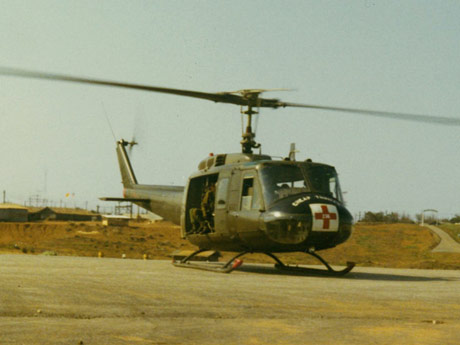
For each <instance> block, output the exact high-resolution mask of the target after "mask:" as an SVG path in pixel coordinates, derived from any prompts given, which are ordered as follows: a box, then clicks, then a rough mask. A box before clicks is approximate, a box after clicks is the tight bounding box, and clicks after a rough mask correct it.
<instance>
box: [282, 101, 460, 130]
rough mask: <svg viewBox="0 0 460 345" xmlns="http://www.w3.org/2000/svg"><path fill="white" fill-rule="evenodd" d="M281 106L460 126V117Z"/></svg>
mask: <svg viewBox="0 0 460 345" xmlns="http://www.w3.org/2000/svg"><path fill="white" fill-rule="evenodd" d="M279 107H298V108H310V109H319V110H329V111H340V112H346V113H353V114H362V115H371V116H378V117H385V118H391V119H398V120H407V121H417V122H426V123H436V124H440V125H447V126H460V119H458V118H454V117H443V116H432V115H419V114H407V113H395V112H390V111H376V110H365V109H354V108H340V107H328V106H322V105H311V104H298V103H284V102H280V103H279Z"/></svg>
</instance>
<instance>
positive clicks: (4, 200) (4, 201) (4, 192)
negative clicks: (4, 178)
mask: <svg viewBox="0 0 460 345" xmlns="http://www.w3.org/2000/svg"><path fill="white" fill-rule="evenodd" d="M3 203H6V190H4V191H3Z"/></svg>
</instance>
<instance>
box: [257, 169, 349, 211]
mask: <svg viewBox="0 0 460 345" xmlns="http://www.w3.org/2000/svg"><path fill="white" fill-rule="evenodd" d="M260 176H261V180H262V185H263V189H264V198H265V202H266V204H267V205H270V204H272V203H273V202H275V201H277V200H279V199H283V198H285V197H287V196H289V195H294V194H299V193H305V192H307V193H317V194H321V195H324V196H328V197H331V198H334V199H336V200H338V201H340V202H342V194H341V191H340V185H339V180H338V177H337V173H336V171H335V169H334V168H333V167H330V166H326V165H315V166H311V165H306V164H305V165H304V164H302V165H300V164H299V165H281V164H277V165H267V166H265V167H263V168H262V169H261V170H260Z"/></svg>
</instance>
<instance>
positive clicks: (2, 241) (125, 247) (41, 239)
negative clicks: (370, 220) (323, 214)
mask: <svg viewBox="0 0 460 345" xmlns="http://www.w3.org/2000/svg"><path fill="white" fill-rule="evenodd" d="M438 241H439V238H438V237H437V236H436V235H434V234H433V233H432V232H431V231H430V230H429V229H427V228H423V227H420V226H418V225H413V224H362V223H358V224H356V226H355V230H354V233H353V235H352V237H351V239H350V240H348V242H346V243H345V244H343V245H340V246H338V247H337V248H334V249H329V250H326V251H322V252H321V255H322V256H323V257H324V258H325V259H326V260H327V261H329V262H330V263H332V264H336V265H345V263H346V262H347V261H354V262H356V264H357V266H378V267H394V268H440V269H460V254H455V253H432V252H431V249H432V248H434V247H435V246H436V244H437V243H438ZM194 248H195V247H194V246H193V245H191V244H190V243H188V242H187V241H186V240H183V239H181V238H180V228H179V227H178V226H176V225H173V224H171V223H169V222H158V223H154V224H147V223H137V222H133V223H131V224H130V226H103V225H102V224H101V223H100V222H57V221H46V222H35V223H0V253H18V254H23V253H26V254H35V255H37V254H48V255H59V256H90V257H97V256H98V255H99V253H100V254H101V255H102V256H104V257H112V258H120V257H122V256H123V255H124V256H125V257H126V258H134V259H140V258H142V257H143V256H144V255H147V257H148V258H149V259H170V255H171V253H172V252H174V251H175V250H177V249H194ZM230 255H232V254H231V253H224V258H226V257H229V256H230ZM280 257H281V258H282V260H283V261H285V262H286V263H291V264H312V263H315V264H316V263H317V262H316V261H315V259H314V258H310V257H309V256H307V255H305V254H303V253H292V254H282V255H280ZM244 261H246V262H262V263H263V262H272V260H271V259H270V258H268V257H265V256H264V255H260V254H253V255H247V256H245V257H244Z"/></svg>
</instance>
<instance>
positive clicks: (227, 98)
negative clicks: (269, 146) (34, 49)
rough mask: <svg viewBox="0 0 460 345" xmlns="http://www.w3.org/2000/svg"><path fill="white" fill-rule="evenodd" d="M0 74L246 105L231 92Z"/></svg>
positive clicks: (20, 72) (5, 70) (12, 70)
mask: <svg viewBox="0 0 460 345" xmlns="http://www.w3.org/2000/svg"><path fill="white" fill-rule="evenodd" d="M0 75H7V76H14V77H22V78H34V79H47V80H59V81H67V82H73V83H81V84H93V85H104V86H113V87H120V88H125V89H136V90H144V91H151V92H161V93H168V94H173V95H178V96H186V97H194V98H201V99H206V100H209V101H214V102H219V103H231V104H237V105H248V100H246V99H244V98H243V97H241V96H239V95H234V94H231V93H209V92H200V91H190V90H180V89H172V88H166V87H159V86H149V85H140V84H129V83H120V82H116V81H109V80H100V79H90V78H81V77H74V76H70V75H64V74H54V73H44V72H36V71H28V70H22V69H16V68H7V67H0Z"/></svg>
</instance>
